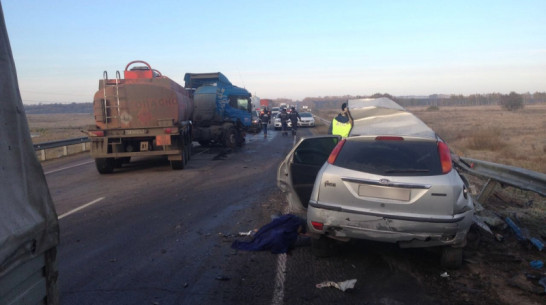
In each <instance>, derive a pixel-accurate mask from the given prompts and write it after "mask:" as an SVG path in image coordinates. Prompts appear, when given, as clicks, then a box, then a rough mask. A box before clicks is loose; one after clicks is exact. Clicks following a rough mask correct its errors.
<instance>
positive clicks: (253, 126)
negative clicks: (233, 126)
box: [249, 110, 262, 133]
mask: <svg viewBox="0 0 546 305" xmlns="http://www.w3.org/2000/svg"><path fill="white" fill-rule="evenodd" d="M260 130H262V122H261V121H260V112H259V111H257V110H253V111H252V121H251V123H250V128H249V131H250V132H253V133H259V132H260Z"/></svg>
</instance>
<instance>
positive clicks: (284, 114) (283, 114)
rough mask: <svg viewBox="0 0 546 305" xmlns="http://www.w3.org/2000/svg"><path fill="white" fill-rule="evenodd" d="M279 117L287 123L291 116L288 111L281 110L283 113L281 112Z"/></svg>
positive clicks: (282, 121)
mask: <svg viewBox="0 0 546 305" xmlns="http://www.w3.org/2000/svg"><path fill="white" fill-rule="evenodd" d="M279 118H280V119H281V123H286V122H287V121H288V119H289V118H290V117H289V116H288V113H286V112H281V114H279Z"/></svg>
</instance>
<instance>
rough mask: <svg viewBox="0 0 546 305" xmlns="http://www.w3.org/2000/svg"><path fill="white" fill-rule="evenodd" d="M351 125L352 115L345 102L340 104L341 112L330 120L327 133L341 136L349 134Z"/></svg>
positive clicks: (344, 136)
mask: <svg viewBox="0 0 546 305" xmlns="http://www.w3.org/2000/svg"><path fill="white" fill-rule="evenodd" d="M352 127H353V117H352V116H351V112H349V108H348V107H347V103H343V104H342V105H341V112H340V113H339V114H338V115H337V116H336V117H335V118H334V119H333V120H332V124H330V128H329V129H328V134H332V135H339V136H341V137H342V138H346V137H348V136H349V132H350V131H351V128H352Z"/></svg>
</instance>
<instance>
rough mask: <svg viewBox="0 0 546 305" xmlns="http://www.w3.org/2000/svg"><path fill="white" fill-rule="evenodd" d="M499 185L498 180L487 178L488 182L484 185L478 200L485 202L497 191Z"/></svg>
mask: <svg viewBox="0 0 546 305" xmlns="http://www.w3.org/2000/svg"><path fill="white" fill-rule="evenodd" d="M498 185H499V182H498V181H497V180H493V179H487V182H486V183H485V185H484V186H483V188H482V190H481V192H480V195H479V196H478V202H485V201H486V200H487V199H488V198H489V197H490V196H491V194H493V192H494V191H495V188H496V187H497V186H498Z"/></svg>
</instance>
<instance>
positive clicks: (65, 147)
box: [63, 146, 68, 156]
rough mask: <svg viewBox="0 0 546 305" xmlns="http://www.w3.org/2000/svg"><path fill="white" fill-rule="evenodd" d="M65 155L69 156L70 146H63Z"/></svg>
mask: <svg viewBox="0 0 546 305" xmlns="http://www.w3.org/2000/svg"><path fill="white" fill-rule="evenodd" d="M63 156H68V146H63Z"/></svg>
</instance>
